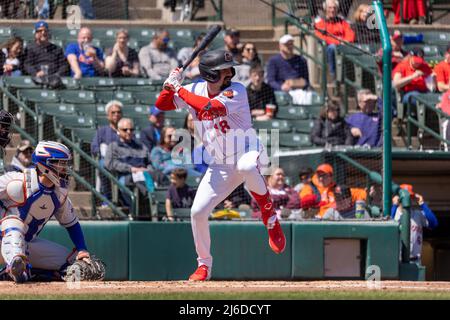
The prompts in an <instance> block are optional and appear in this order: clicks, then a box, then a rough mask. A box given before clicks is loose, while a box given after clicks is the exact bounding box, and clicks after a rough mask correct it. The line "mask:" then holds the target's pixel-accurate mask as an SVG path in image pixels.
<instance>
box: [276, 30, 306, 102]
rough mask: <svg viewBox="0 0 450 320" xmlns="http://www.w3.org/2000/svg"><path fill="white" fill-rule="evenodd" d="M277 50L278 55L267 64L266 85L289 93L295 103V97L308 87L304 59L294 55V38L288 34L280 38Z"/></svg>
mask: <svg viewBox="0 0 450 320" xmlns="http://www.w3.org/2000/svg"><path fill="white" fill-rule="evenodd" d="M279 48H280V53H279V54H277V55H275V56H273V57H271V58H270V59H269V61H268V62H267V83H268V84H269V85H270V86H271V87H272V88H273V90H275V91H284V92H288V93H290V94H291V95H292V97H293V98H294V103H295V98H296V97H295V95H296V94H298V93H300V94H301V93H302V92H305V90H306V89H308V87H309V74H308V65H307V63H306V59H305V58H303V57H301V56H299V55H296V54H294V37H292V36H291V35H290V34H285V35H284V36H282V37H281V38H280V40H279ZM298 90H302V92H298ZM305 104H306V103H305Z"/></svg>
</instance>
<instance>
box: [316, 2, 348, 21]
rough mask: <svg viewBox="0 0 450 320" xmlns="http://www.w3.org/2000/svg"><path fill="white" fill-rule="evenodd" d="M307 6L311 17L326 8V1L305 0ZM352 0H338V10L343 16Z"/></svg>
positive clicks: (346, 13) (346, 14) (345, 14)
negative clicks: (306, 0)
mask: <svg viewBox="0 0 450 320" xmlns="http://www.w3.org/2000/svg"><path fill="white" fill-rule="evenodd" d="M307 4H308V7H309V9H310V11H311V17H316V16H318V15H319V10H322V9H323V10H326V3H325V1H324V0H311V1H308V2H307ZM352 4H353V0H340V1H339V12H340V13H341V15H342V16H343V17H347V16H348V13H349V11H350V9H351V7H352Z"/></svg>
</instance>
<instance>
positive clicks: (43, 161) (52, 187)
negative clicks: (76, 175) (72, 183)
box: [0, 141, 90, 283]
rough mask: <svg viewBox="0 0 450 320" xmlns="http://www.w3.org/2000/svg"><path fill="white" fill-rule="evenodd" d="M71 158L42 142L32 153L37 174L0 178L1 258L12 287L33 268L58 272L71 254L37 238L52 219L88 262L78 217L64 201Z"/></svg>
mask: <svg viewBox="0 0 450 320" xmlns="http://www.w3.org/2000/svg"><path fill="white" fill-rule="evenodd" d="M71 158H72V156H71V153H70V151H69V149H67V147H66V146H65V145H63V144H60V143H57V142H52V141H41V142H39V144H38V145H37V146H36V149H35V151H34V153H33V156H32V159H33V163H34V164H35V165H36V169H26V170H25V171H24V172H9V173H7V174H5V175H3V176H1V177H0V213H1V217H2V220H1V221H0V223H1V232H2V233H1V256H0V264H5V263H6V269H5V270H4V272H6V273H7V274H8V275H9V276H10V277H11V278H12V279H13V280H14V281H15V282H16V283H22V282H26V281H28V280H30V276H31V274H30V269H31V266H32V267H33V268H38V269H45V270H54V271H61V272H63V271H64V270H65V268H66V267H67V266H68V265H69V257H70V256H71V253H70V252H69V251H68V250H67V249H66V248H65V247H63V246H61V245H58V244H56V243H53V242H50V241H47V240H44V239H39V238H37V235H38V234H39V233H40V231H41V230H42V228H43V227H44V226H45V224H46V223H47V222H48V220H50V218H51V217H52V216H55V218H56V219H57V220H58V222H59V223H60V224H61V225H62V226H63V227H65V228H66V229H67V231H68V233H69V236H70V238H71V240H72V242H73V243H74V245H75V247H76V249H77V251H78V253H77V256H76V259H77V260H87V261H89V258H90V255H89V252H88V251H87V248H86V244H85V241H84V236H83V232H82V230H81V227H80V224H79V222H78V218H77V216H76V215H75V213H74V211H73V207H72V204H71V202H70V200H69V199H68V197H67V194H68V189H67V183H68V177H69V174H68V170H69V163H70V161H71Z"/></svg>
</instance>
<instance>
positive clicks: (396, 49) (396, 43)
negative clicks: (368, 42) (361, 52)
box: [377, 30, 408, 72]
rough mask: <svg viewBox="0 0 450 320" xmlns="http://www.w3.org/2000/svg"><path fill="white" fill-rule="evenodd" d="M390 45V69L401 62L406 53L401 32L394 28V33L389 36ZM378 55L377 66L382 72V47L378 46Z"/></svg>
mask: <svg viewBox="0 0 450 320" xmlns="http://www.w3.org/2000/svg"><path fill="white" fill-rule="evenodd" d="M390 39H391V46H392V59H391V60H392V70H394V69H395V67H396V66H397V65H398V64H399V63H400V62H402V60H403V59H404V58H405V57H406V56H407V55H408V51H406V50H405V49H403V34H402V33H401V31H400V30H395V31H394V33H393V34H392V35H391V36H390ZM377 57H378V61H379V62H378V67H379V69H380V72H383V61H382V59H381V58H382V57H383V48H380V50H378V52H377Z"/></svg>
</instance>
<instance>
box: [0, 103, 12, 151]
mask: <svg viewBox="0 0 450 320" xmlns="http://www.w3.org/2000/svg"><path fill="white" fill-rule="evenodd" d="M13 122H14V117H13V115H12V114H11V113H9V112H8V111H5V110H0V146H1V147H2V148H5V147H6V146H7V145H8V143H9V142H10V141H11V135H12V132H11V124H12V123H13Z"/></svg>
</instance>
